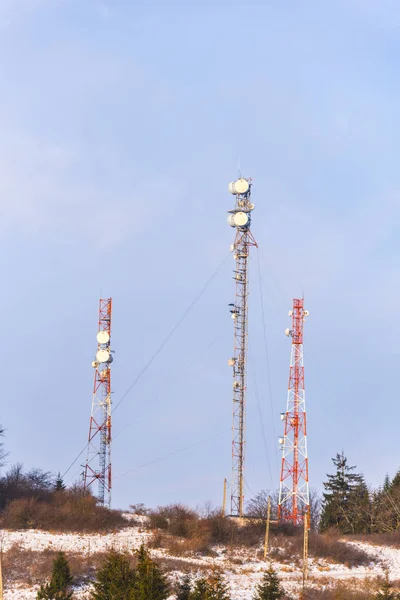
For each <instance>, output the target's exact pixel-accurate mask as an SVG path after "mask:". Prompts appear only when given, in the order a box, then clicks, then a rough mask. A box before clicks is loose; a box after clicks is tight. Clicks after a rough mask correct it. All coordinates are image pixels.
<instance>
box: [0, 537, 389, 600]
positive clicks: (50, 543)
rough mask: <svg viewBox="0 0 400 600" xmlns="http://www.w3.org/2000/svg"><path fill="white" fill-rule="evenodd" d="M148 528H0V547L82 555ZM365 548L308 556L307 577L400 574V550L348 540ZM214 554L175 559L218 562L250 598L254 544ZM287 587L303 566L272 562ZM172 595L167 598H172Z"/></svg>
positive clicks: (17, 596) (9, 593) (133, 544)
mask: <svg viewBox="0 0 400 600" xmlns="http://www.w3.org/2000/svg"><path fill="white" fill-rule="evenodd" d="M149 536H150V534H149V532H147V531H146V530H144V529H143V528H142V527H141V526H132V527H127V528H125V529H122V530H121V531H119V532H117V533H110V534H105V535H99V534H96V535H78V534H54V533H48V532H42V531H34V530H31V531H0V539H1V540H2V544H3V551H4V552H7V551H8V550H10V549H11V548H12V547H14V548H15V547H16V546H17V547H18V548H19V549H20V550H33V551H45V550H55V551H58V550H63V551H65V552H67V553H76V554H82V555H88V554H94V553H98V552H106V551H108V550H110V549H112V548H113V549H116V550H122V551H132V550H134V549H136V548H138V547H139V546H140V544H141V543H146V542H147V541H148V539H149ZM347 543H349V544H353V545H354V546H356V547H358V548H359V549H361V550H364V551H365V552H366V553H367V554H369V555H370V556H371V563H370V564H369V565H367V566H360V567H354V568H348V567H346V566H345V565H342V564H333V563H328V562H327V561H326V560H323V559H320V560H312V559H310V565H309V573H310V581H311V582H313V581H314V582H316V583H317V582H318V580H320V581H321V582H322V581H324V584H325V585H326V582H327V580H331V581H338V580H350V579H354V580H358V581H359V580H360V579H366V578H374V577H377V576H380V575H382V573H383V570H384V569H385V568H389V570H390V575H391V578H392V579H400V550H398V549H396V548H390V547H387V546H374V545H372V544H367V543H364V542H347ZM215 550H216V556H215V557H199V556H198V557H195V558H194V557H193V558H187V557H186V558H185V557H179V559H178V560H179V565H184V564H187V565H188V566H190V567H191V570H192V571H193V570H195V571H198V573H199V574H200V573H201V572H204V571H207V570H209V569H211V568H212V567H217V566H220V567H221V569H222V570H223V571H224V573H225V577H226V579H227V582H228V584H229V586H230V589H231V597H232V600H251V598H252V596H253V593H254V588H255V586H256V585H257V583H258V582H259V581H260V579H261V577H262V574H263V571H264V569H265V562H264V561H262V560H259V559H257V558H256V553H255V551H254V550H244V549H243V550H238V551H237V552H235V553H234V554H233V555H232V553H231V554H228V553H226V551H225V548H223V547H217V548H215ZM151 552H152V554H153V555H154V556H155V557H158V558H173V556H172V555H169V554H168V553H167V552H166V551H165V550H161V549H160V550H157V549H155V550H152V551H151ZM273 566H274V568H275V569H276V570H277V572H278V574H279V576H280V578H281V579H282V582H283V584H284V587H285V589H286V590H287V591H288V592H289V593H290V592H294V591H296V590H298V589H299V586H300V585H301V580H302V574H301V567H300V566H299V565H298V564H297V565H296V564H295V563H290V564H287V563H286V564H281V563H279V562H273ZM169 577H170V579H171V581H174V580H177V579H179V578H180V577H182V572H180V571H172V572H171V573H169ZM36 590H37V588H26V587H25V588H21V587H19V586H18V585H16V584H15V585H14V586H13V587H9V588H7V587H6V589H5V594H4V598H5V600H31V599H32V600H33V599H34V598H35V597H36ZM75 597H76V598H77V599H82V600H83V599H86V598H89V589H88V587H87V586H86V587H85V588H82V589H79V590H76V594H75ZM172 598H173V597H172V596H171V600H172Z"/></svg>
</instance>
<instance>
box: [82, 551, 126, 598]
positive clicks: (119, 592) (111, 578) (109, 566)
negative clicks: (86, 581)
mask: <svg viewBox="0 0 400 600" xmlns="http://www.w3.org/2000/svg"><path fill="white" fill-rule="evenodd" d="M134 583H135V573H134V570H133V569H132V568H131V566H130V564H129V559H128V557H127V556H125V555H123V554H119V553H118V552H111V553H110V554H109V556H108V557H107V558H106V560H105V562H104V563H103V565H102V566H101V567H100V569H99V570H98V571H97V574H96V581H95V582H94V583H93V588H94V589H93V591H92V592H91V597H92V598H93V600H111V599H112V600H114V598H115V600H117V599H118V600H131V598H132V597H133V596H132V594H133V589H134Z"/></svg>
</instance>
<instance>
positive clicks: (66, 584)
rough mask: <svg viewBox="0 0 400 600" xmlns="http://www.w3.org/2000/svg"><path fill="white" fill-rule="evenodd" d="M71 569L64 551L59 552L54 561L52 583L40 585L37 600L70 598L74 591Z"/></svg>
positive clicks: (67, 599) (64, 599)
mask: <svg viewBox="0 0 400 600" xmlns="http://www.w3.org/2000/svg"><path fill="white" fill-rule="evenodd" d="M71 585H72V576H71V570H70V568H69V563H68V560H67V559H66V557H65V554H64V553H63V552H59V553H58V554H57V556H56V558H55V559H54V561H53V568H52V572H51V579H50V583H46V584H45V585H42V586H40V589H39V591H38V594H37V600H69V599H70V598H72V592H69V589H70V588H71Z"/></svg>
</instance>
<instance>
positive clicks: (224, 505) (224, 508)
mask: <svg viewBox="0 0 400 600" xmlns="http://www.w3.org/2000/svg"><path fill="white" fill-rule="evenodd" d="M227 483H228V482H227V480H226V477H225V479H224V495H223V498H222V516H223V517H225V515H226V486H227Z"/></svg>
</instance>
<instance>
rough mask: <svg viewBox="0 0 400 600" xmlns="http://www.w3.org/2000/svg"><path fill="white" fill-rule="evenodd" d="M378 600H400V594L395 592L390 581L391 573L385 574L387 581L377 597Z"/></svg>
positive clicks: (383, 583) (384, 581)
mask: <svg viewBox="0 0 400 600" xmlns="http://www.w3.org/2000/svg"><path fill="white" fill-rule="evenodd" d="M375 598H376V600H399V599H400V594H396V592H394V591H393V586H392V584H391V583H390V580H389V571H386V572H385V579H384V580H383V582H382V585H381V588H380V590H379V591H378V593H377V594H376V596H375Z"/></svg>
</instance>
